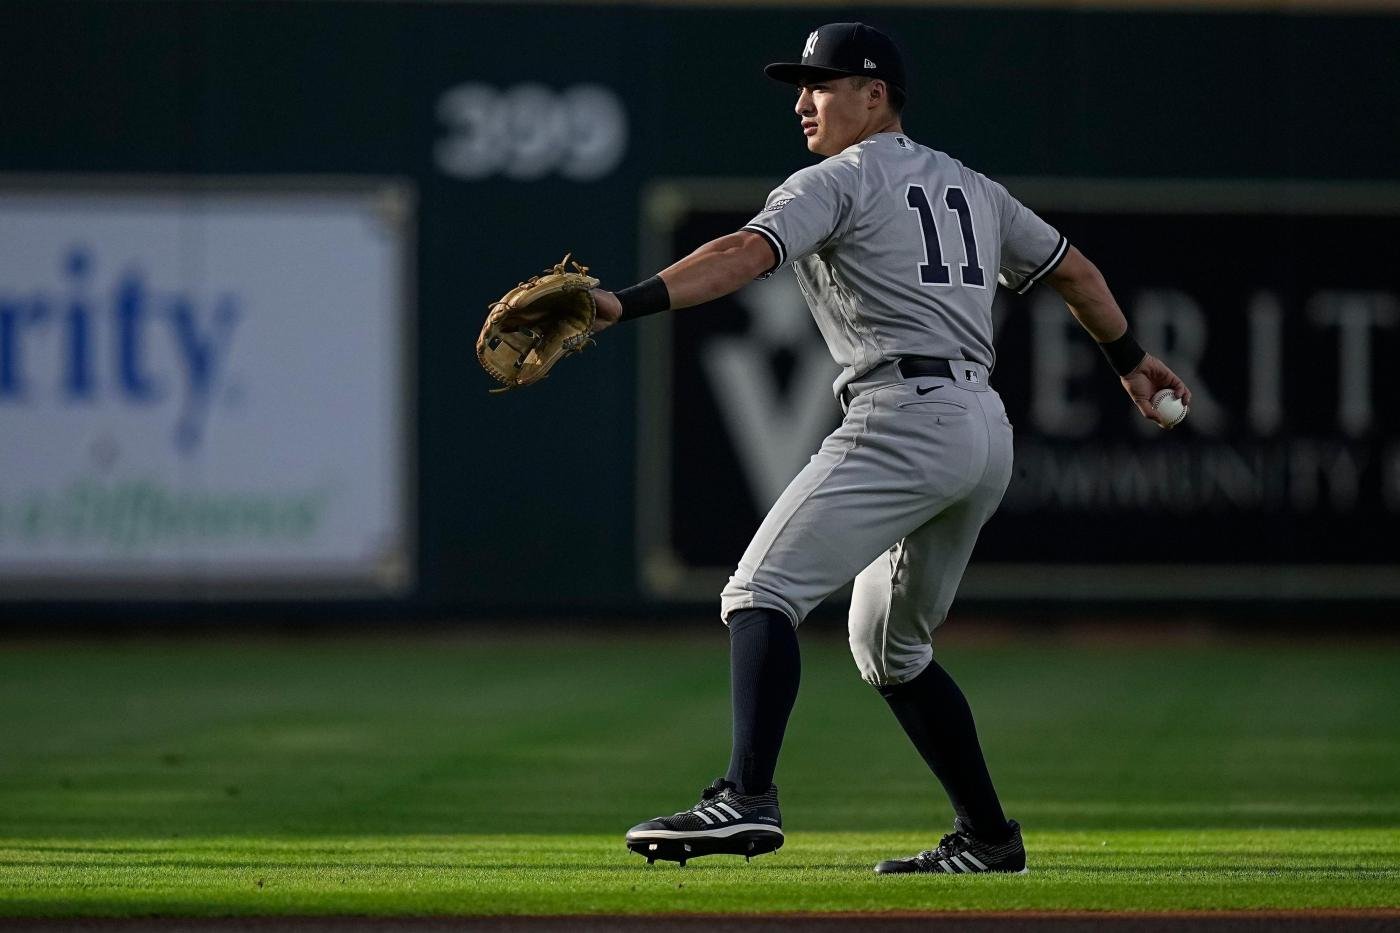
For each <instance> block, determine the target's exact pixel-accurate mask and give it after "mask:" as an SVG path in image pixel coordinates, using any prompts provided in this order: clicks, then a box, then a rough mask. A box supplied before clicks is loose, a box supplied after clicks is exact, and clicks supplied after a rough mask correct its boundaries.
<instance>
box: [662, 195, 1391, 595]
mask: <svg viewBox="0 0 1400 933" xmlns="http://www.w3.org/2000/svg"><path fill="white" fill-rule="evenodd" d="M1010 187H1011V189H1012V191H1013V192H1014V193H1016V194H1018V195H1019V196H1020V197H1021V198H1022V199H1023V200H1024V201H1025V202H1026V203H1027V204H1030V205H1032V206H1034V207H1035V208H1036V209H1037V210H1038V212H1039V213H1041V214H1042V216H1044V217H1045V218H1046V219H1047V220H1048V221H1049V222H1050V223H1052V224H1054V225H1055V226H1056V227H1058V228H1059V229H1060V230H1061V232H1063V233H1064V234H1065V235H1066V236H1067V237H1068V238H1069V240H1070V242H1071V243H1074V244H1076V245H1078V246H1079V247H1080V248H1081V249H1082V250H1083V251H1084V252H1085V253H1086V254H1087V255H1089V256H1090V258H1091V259H1093V260H1094V261H1095V262H1096V263H1097V264H1098V265H1099V266H1100V267H1101V269H1102V270H1103V272H1104V273H1105V275H1106V277H1107V279H1108V281H1109V283H1110V286H1111V287H1112V288H1113V290H1114V293H1115V295H1116V296H1117V298H1118V300H1119V302H1120V304H1121V305H1122V307H1123V310H1124V312H1125V314H1126V315H1127V317H1128V319H1129V321H1130V322H1131V324H1132V326H1133V329H1134V332H1135V333H1136V334H1137V336H1138V338H1139V340H1140V342H1141V343H1142V344H1143V345H1144V346H1146V347H1148V348H1149V349H1151V350H1153V351H1155V352H1156V353H1157V354H1158V355H1160V356H1161V357H1163V358H1164V359H1165V360H1166V361H1167V362H1168V363H1169V365H1171V366H1172V367H1173V369H1174V370H1175V371H1176V372H1177V374H1178V375H1179V376H1181V377H1182V379H1183V380H1184V381H1185V382H1186V383H1187V384H1188V385H1189V386H1190V387H1191V389H1192V392H1193V394H1194V399H1193V404H1192V407H1191V413H1190V417H1189V418H1188V419H1187V421H1186V422H1185V424H1184V425H1183V426H1182V427H1181V428H1179V429H1177V430H1175V431H1173V432H1170V433H1167V432H1163V431H1161V430H1160V429H1159V428H1157V427H1156V426H1155V425H1152V424H1149V423H1147V422H1146V421H1144V420H1143V419H1142V418H1141V417H1140V416H1139V415H1138V414H1137V412H1136V410H1135V409H1134V408H1133V407H1132V405H1131V402H1130V401H1129V399H1128V398H1127V396H1126V395H1125V394H1124V393H1123V391H1122V389H1121V387H1120V386H1119V384H1118V381H1117V379H1116V378H1115V377H1114V376H1113V374H1112V372H1111V371H1110V370H1109V368H1108V367H1107V365H1106V363H1105V362H1104V360H1103V359H1102V357H1101V355H1100V354H1099V353H1098V352H1097V350H1096V349H1095V347H1094V344H1093V342H1092V340H1091V339H1090V338H1089V337H1088V336H1087V335H1086V334H1085V333H1084V332H1083V330H1082V329H1081V328H1080V327H1079V325H1078V324H1077V322H1076V321H1075V320H1074V318H1073V317H1072V316H1071V315H1070V314H1069V312H1068V310H1067V309H1066V307H1065V304H1064V302H1063V301H1062V300H1061V299H1060V297H1059V296H1058V294H1056V293H1055V292H1054V291H1053V290H1052V289H1051V288H1049V287H1048V286H1045V285H1041V286H1038V287H1036V288H1035V289H1033V290H1032V291H1031V292H1030V293H1029V294H1027V295H1025V296H1017V295H1015V294H1012V293H1010V292H1009V291H1007V290H1001V291H1000V292H999V293H998V298H997V303H996V305H995V309H994V315H995V323H996V345H997V365H996V368H995V371H994V373H993V377H992V382H993V385H994V387H995V388H997V389H998V391H1000V392H1001V394H1002V396H1003V398H1004V399H1005V401H1006V406H1007V409H1008V413H1009V414H1010V417H1011V420H1012V422H1013V424H1014V426H1015V428H1016V469H1015V473H1014V476H1013V479H1012V482H1011V486H1010V488H1009V489H1008V491H1007V494H1006V498H1005V500H1004V501H1003V504H1002V507H1001V509H1000V511H999V512H998V514H997V515H996V517H995V518H994V519H993V520H992V521H991V522H990V523H989V524H988V525H987V526H986V528H985V529H984V531H983V533H982V537H981V539H980V541H979V544H978V548H977V551H976V553H975V555H974V558H973V566H972V568H971V569H970V570H969V573H968V576H967V579H966V581H965V585H964V588H963V590H962V592H963V595H964V596H977V597H988V598H1041V597H1068V598H1075V599H1118V598H1135V599H1136V598H1157V597H1162V598H1168V597H1188V598H1189V597H1203V598H1252V597H1260V598H1281V597H1282V598H1287V597H1294V596H1297V597H1325V598H1331V599H1338V598H1340V599H1346V598H1372V597H1381V596H1394V595H1396V594H1400V412H1397V407H1396V405H1394V404H1393V401H1394V399H1395V398H1396V393H1395V392H1394V390H1393V389H1392V388H1388V386H1389V382H1388V378H1389V377H1388V373H1387V371H1386V364H1387V361H1388V360H1390V359H1393V358H1395V357H1396V355H1397V354H1400V287H1397V286H1396V285H1395V282H1394V278H1393V270H1394V269H1395V268H1397V266H1400V197H1397V196H1396V192H1394V191H1392V190H1388V189H1368V190H1361V189H1356V188H1348V187H1345V186H1335V187H1334V188H1332V189H1328V190H1316V189H1308V188H1302V187H1298V186H1287V185H1279V186H1268V185H1240V184H1234V183H1228V184H1227V183H1219V184H1212V183H1183V184H1176V183H1115V182H1087V181H1085V182H1047V181H1037V180H1034V179H1031V180H1022V181H1019V182H1017V181H1015V180H1012V181H1011V184H1010ZM767 188H768V186H766V185H762V184H756V185H751V186H745V185H743V184H738V183H722V182H721V183H715V182H694V183H677V184H666V185H660V186H657V187H656V188H655V189H654V190H653V192H652V196H651V199H650V203H649V205H648V211H647V215H646V216H647V222H648V223H649V224H650V228H651V231H652V233H653V235H652V236H651V237H649V238H648V239H649V240H651V241H654V242H656V243H657V244H658V248H657V249H656V250H654V252H655V253H656V255H653V256H651V257H648V259H649V260H650V265H648V266H647V267H646V268H647V270H648V271H653V270H654V269H656V268H660V267H662V266H664V265H666V264H667V262H669V261H671V260H672V259H674V258H678V257H680V256H683V255H685V254H686V253H688V252H690V251H691V250H692V249H694V248H695V247H696V246H698V245H700V244H701V243H703V242H705V241H706V240H708V239H710V238H711V237H714V236H718V235H721V234H724V233H727V232H732V231H733V230H735V229H737V228H738V227H739V226H741V225H742V224H743V223H745V222H746V221H747V220H748V219H749V218H750V217H751V216H752V215H753V212H754V210H755V207H754V205H761V204H762V203H763V197H764V195H765V194H766V192H767ZM662 252H665V253H666V255H661V253H662ZM642 323H643V324H644V325H646V331H645V334H646V336H645V338H644V343H645V348H644V351H643V354H642V356H643V359H644V360H647V361H648V362H646V363H644V370H643V372H642V380H643V385H642V389H641V392H640V396H641V398H642V399H643V411H642V422H641V431H642V434H641V438H642V442H641V444H640V446H639V449H640V451H641V458H642V459H641V462H640V463H639V468H638V470H639V473H638V476H639V483H640V484H641V490H642V499H643V501H642V505H641V507H640V511H639V529H640V535H641V541H640V545H641V547H640V549H639V550H640V553H641V558H642V560H643V566H642V576H643V578H644V580H645V582H646V585H647V586H648V587H649V589H650V590H651V591H652V592H654V593H656V594H658V595H671V596H676V597H684V598H706V597H713V596H714V594H715V593H717V592H718V589H719V587H720V586H721V585H722V584H723V581H724V579H725V577H726V576H727V575H728V573H729V572H730V571H731V569H732V567H733V565H734V563H735V562H736V561H737V559H738V557H739V555H740V554H742V553H743V549H744V546H745V545H746V544H747V542H748V539H749V536H750V535H752V533H753V531H754V529H755V528H756V527H757V525H758V522H759V521H760V520H761V518H762V516H763V514H764V513H765V512H766V510H767V508H768V506H769V504H771V503H772V502H773V501H774V500H775V499H776V498H777V496H778V494H779V493H780V492H781V491H782V489H783V488H784V486H785V485H786V483H787V482H788V480H790V479H791V478H792V476H793V475H795V474H796V473H797V471H798V470H800V469H801V467H802V466H803V465H804V464H805V463H806V461H807V459H808V458H809V457H810V456H811V455H812V453H813V452H814V451H815V450H816V448H817V447H818V445H819V444H820V442H821V439H822V437H823V436H824V435H825V434H826V433H827V432H829V431H830V430H831V429H832V428H833V427H834V426H835V425H836V424H837V423H838V420H839V417H840V412H839V409H838V407H837V405H836V403H835V401H834V400H833V398H832V396H831V392H830V384H831V382H832V380H833V379H834V378H835V376H836V373H837V367H836V366H835V364H834V363H832V361H831V359H830V356H829V355H828V353H827V350H826V347H825V345H824V344H823V342H822V340H821V338H820V336H819V334H818V333H817V330H816V328H815V325H814V324H813V323H812V321H811V316H810V313H809V312H808V310H807V307H806V304H805V302H804V301H803V299H802V297H801V295H800V293H799V292H798V290H797V287H796V283H795V282H794V280H793V275H792V273H791V272H790V271H787V270H783V271H782V272H780V273H779V274H778V275H775V276H774V277H773V278H772V279H769V280H766V281H762V282H757V283H753V284H751V285H748V286H746V287H745V288H744V289H742V290H741V291H739V292H737V293H735V294H734V295H731V296H729V297H728V298H726V299H723V300H721V301H719V302H716V303H715V304H713V305H711V306H707V307H705V308H702V309H699V310H691V311H682V312H680V313H678V314H675V315H669V316H666V317H664V318H659V319H657V320H655V321H651V320H648V321H644V322H642ZM653 355H654V356H655V358H656V360H657V361H658V362H650V358H651V357H653Z"/></svg>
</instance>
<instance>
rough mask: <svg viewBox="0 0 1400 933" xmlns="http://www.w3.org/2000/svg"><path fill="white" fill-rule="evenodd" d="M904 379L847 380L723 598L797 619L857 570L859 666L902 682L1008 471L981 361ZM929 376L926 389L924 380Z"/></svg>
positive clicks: (922, 654)
mask: <svg viewBox="0 0 1400 933" xmlns="http://www.w3.org/2000/svg"><path fill="white" fill-rule="evenodd" d="M953 372H954V378H952V379H949V378H947V377H930V376H918V377H912V378H910V379H908V380H905V379H903V378H902V377H901V376H900V374H899V372H898V370H896V369H895V367H894V365H893V364H886V365H883V366H880V367H877V368H876V369H875V370H872V371H871V372H870V373H867V374H865V375H864V376H862V377H860V378H859V379H858V380H856V381H855V382H853V383H852V384H851V386H850V390H851V392H852V393H853V396H852V397H851V398H850V402H849V404H848V405H846V415H845V419H844V420H843V421H842V423H841V426H840V427H839V428H837V429H836V430H835V431H834V432H832V433H831V434H830V435H829V436H828V437H827V438H826V440H825V441H823V442H822V445H821V448H820V449H819V450H818V451H817V453H816V454H815V455H814V456H813V457H812V459H811V461H810V462H809V463H808V464H807V466H805V467H803V469H802V471H801V472H800V473H798V474H797V476H796V477H795V478H794V479H793V481H792V482H791V483H790V484H789V485H788V487H787V489H786V490H784V492H783V494H782V495H781V496H780V497H779V498H778V501H777V502H776V503H775V504H774V505H773V508H772V509H771V510H770V511H769V512H768V515H767V517H766V518H764V520H763V523H762V524H761V525H760V526H759V529H758V532H757V533H756V534H755V535H754V537H753V541H751V542H750V544H749V546H748V549H747V550H745V552H744V556H743V558H742V559H741V560H740V561H739V566H738V568H737V569H736V570H735V571H734V574H733V576H731V577H730V578H729V584H728V585H727V586H726V587H725V588H724V592H723V593H722V594H721V597H720V604H721V615H722V617H723V618H724V619H725V620H726V622H727V620H728V618H729V615H730V613H732V612H734V611H735V610H737V609H746V608H751V607H757V608H771V609H776V610H778V611H780V612H782V613H783V614H784V615H786V616H787V617H788V619H789V620H791V622H792V624H793V625H794V626H797V625H799V624H801V622H802V620H803V619H804V618H806V616H807V614H808V613H809V612H811V611H812V609H813V608H815V607H816V606H817V604H818V603H820V602H821V601H822V600H823V599H825V598H826V597H827V596H828V595H830V594H831V593H833V592H835V591H836V590H837V589H839V588H840V587H842V586H844V585H845V584H846V583H848V582H850V581H851V580H852V579H854V580H855V586H854V588H853V591H852V594H851V609H850V619H849V628H850V642H851V653H852V654H853V655H854V656H855V661H856V666H857V667H858V668H859V669H860V673H861V676H862V677H863V678H864V679H865V680H866V681H868V682H870V683H872V684H875V685H877V686H879V685H885V684H899V683H905V682H906V681H909V680H912V679H913V678H915V677H917V676H918V675H919V674H920V673H922V672H923V670H924V668H925V667H927V666H928V663H929V661H930V660H932V658H933V648H932V640H933V630H934V629H935V628H937V627H938V626H939V625H940V624H942V622H943V620H944V619H945V618H946V617H947V615H948V608H949V606H951V605H952V602H953V596H954V595H955V594H956V592H957V588H958V583H959V581H961V579H962V575H963V571H964V570H966V569H967V562H968V559H969V558H970V557H971V555H972V547H973V545H974V544H975V543H976V541H977V535H978V533H979V532H980V531H981V529H982V525H983V524H984V523H985V522H986V521H987V519H988V518H990V517H991V516H992V514H993V513H994V512H995V511H996V509H997V506H998V505H999V504H1000V503H1001V498H1002V495H1003V494H1004V493H1005V492H1006V486H1007V484H1008V483H1009V482H1010V480H1011V457H1012V450H1011V447H1012V445H1011V434H1012V432H1011V422H1010V421H1009V420H1008V419H1007V417H1006V408H1005V407H1004V406H1003V405H1002V402H1001V397H1000V396H999V395H997V393H996V392H995V391H993V390H992V389H991V388H990V387H989V386H988V385H987V370H986V368H985V367H983V366H981V365H979V364H976V363H968V362H965V361H961V360H955V361H953ZM930 387H933V388H930Z"/></svg>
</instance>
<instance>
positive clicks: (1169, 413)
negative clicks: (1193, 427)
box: [1152, 389, 1187, 428]
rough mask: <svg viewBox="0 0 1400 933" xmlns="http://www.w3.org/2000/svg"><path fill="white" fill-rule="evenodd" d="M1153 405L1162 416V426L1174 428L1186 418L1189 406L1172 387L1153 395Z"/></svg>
mask: <svg viewBox="0 0 1400 933" xmlns="http://www.w3.org/2000/svg"><path fill="white" fill-rule="evenodd" d="M1152 407H1153V408H1155V409H1156V410H1157V414H1159V415H1161V416H1162V427H1164V428H1174V427H1176V426H1177V425H1178V424H1181V422H1182V421H1184V420H1185V419H1186V412H1187V408H1186V406H1185V405H1183V404H1182V403H1181V399H1179V398H1177V397H1176V393H1175V392H1173V391H1172V390H1171V389H1163V390H1162V391H1160V392H1158V393H1157V394H1156V395H1154V396H1152Z"/></svg>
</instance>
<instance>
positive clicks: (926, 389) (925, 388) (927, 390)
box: [914, 386, 943, 395]
mask: <svg viewBox="0 0 1400 933" xmlns="http://www.w3.org/2000/svg"><path fill="white" fill-rule="evenodd" d="M941 388H943V387H942V386H920V387H918V388H917V389H915V390H914V391H915V392H916V393H918V394H919V395H928V394H929V393H930V392H932V391H933V390H934V389H941Z"/></svg>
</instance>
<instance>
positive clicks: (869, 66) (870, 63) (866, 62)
mask: <svg viewBox="0 0 1400 933" xmlns="http://www.w3.org/2000/svg"><path fill="white" fill-rule="evenodd" d="M865 67H867V68H874V67H875V63H874V62H872V61H871V60H870V59H868V58H867V59H866V60H865Z"/></svg>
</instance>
